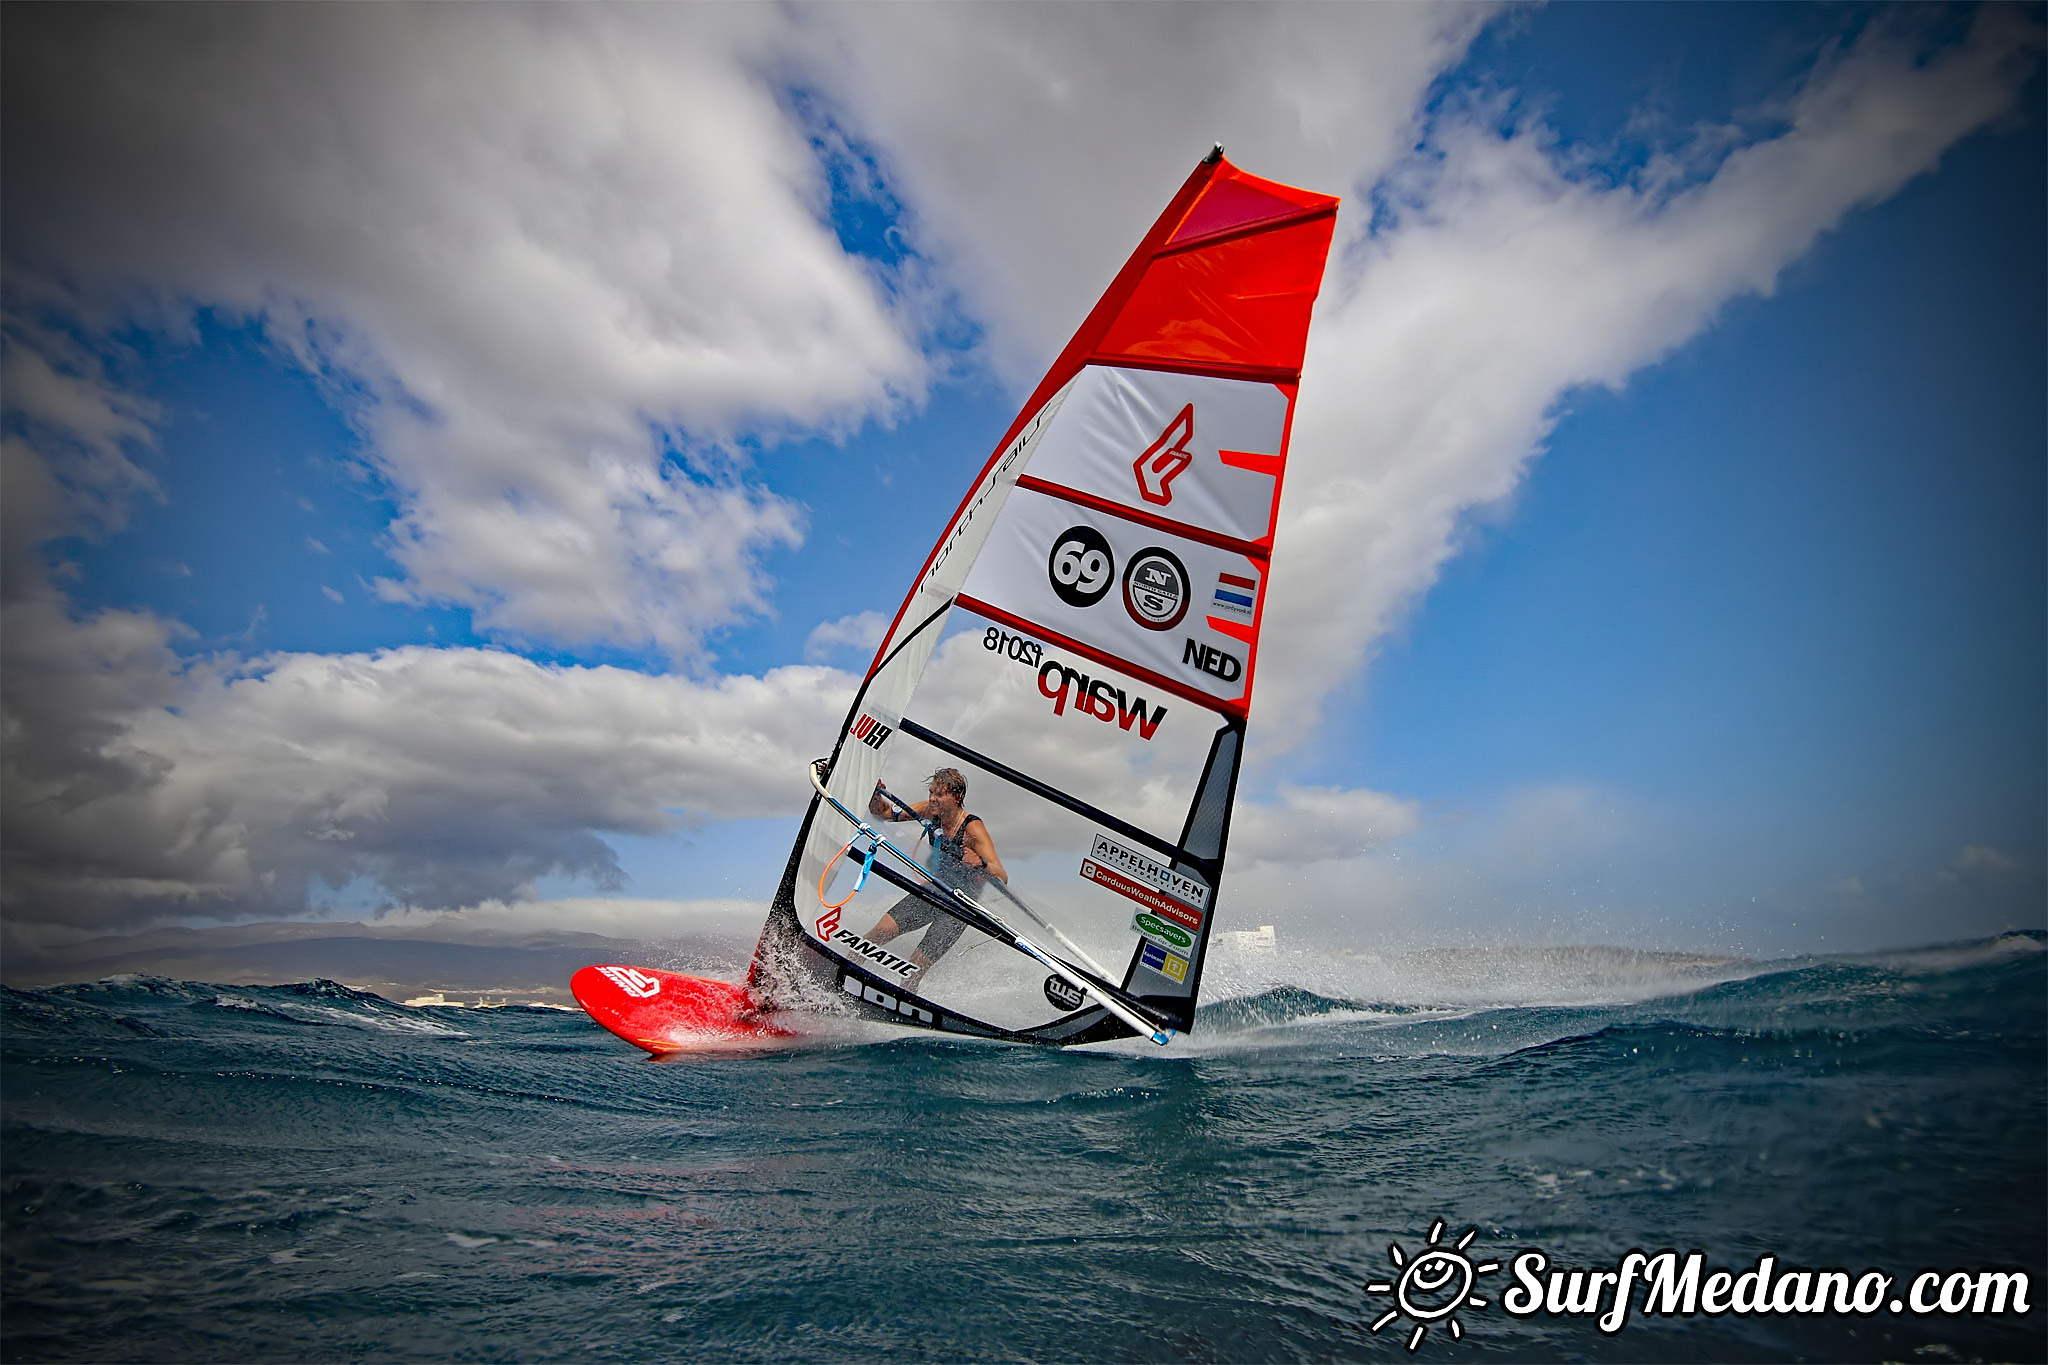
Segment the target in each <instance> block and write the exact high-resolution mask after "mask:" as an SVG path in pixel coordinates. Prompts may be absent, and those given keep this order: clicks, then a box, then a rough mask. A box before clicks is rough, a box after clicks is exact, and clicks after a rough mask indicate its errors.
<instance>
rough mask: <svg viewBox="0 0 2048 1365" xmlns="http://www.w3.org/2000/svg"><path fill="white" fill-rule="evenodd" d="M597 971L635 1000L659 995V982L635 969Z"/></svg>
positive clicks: (603, 969) (615, 968)
mask: <svg viewBox="0 0 2048 1365" xmlns="http://www.w3.org/2000/svg"><path fill="white" fill-rule="evenodd" d="M597 970H598V972H599V974H601V975H602V976H603V977H604V978H605V979H606V980H608V981H610V982H611V983H612V984H613V985H614V986H617V987H618V988H619V989H620V990H622V991H624V992H625V993H626V994H628V995H630V996H632V997H633V998H634V999H636V1000H646V999H649V998H650V997H653V996H656V995H659V994H661V982H660V980H659V979H657V978H655V977H652V976H649V975H648V974H647V973H645V972H643V971H641V970H640V969H639V968H637V967H599V968H598V969H597Z"/></svg>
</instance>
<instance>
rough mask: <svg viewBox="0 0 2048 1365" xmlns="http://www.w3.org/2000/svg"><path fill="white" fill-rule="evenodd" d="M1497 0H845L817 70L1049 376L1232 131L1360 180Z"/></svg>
mask: <svg viewBox="0 0 2048 1365" xmlns="http://www.w3.org/2000/svg"><path fill="white" fill-rule="evenodd" d="M1494 13H1496V10H1495V9H1494V7H1492V6H1487V5H1445V6H1427V5H1317V6H1299V7H1297V6H1285V5H1197V6H1152V5H1091V6H1078V5H963V6H930V5H918V6H905V5H880V6H866V5H859V6H856V5H837V6H823V7H819V8H817V9H813V10H808V11H805V12H804V18H805V20H806V21H807V25H808V34H809V36H810V38H811V40H812V47H811V49H810V57H811V62H810V71H811V72H812V74H813V76H814V78H815V79H817V80H818V81H820V82H821V83H822V84H823V85H824V86H825V88H827V89H828V90H830V91H831V92H832V93H833V94H834V96H835V97H836V98H837V99H838V101H839V102H840V103H841V104H842V105H843V107H844V108H845V109H846V111H847V116H848V118H849V119H850V121H851V122H852V123H853V124H854V125H855V126H856V128H857V129H858V131H859V132H860V133H861V135H862V136H864V137H866V138H868V139H869V140H871V141H872V142H873V143H874V144H875V145H876V146H877V147H878V148H879V149H880V151H881V153H882V156H883V160H884V162H885V165H886V168H887V171H888V173H889V175H890V178H891V182H892V184H893V185H894V186H895V187H896V188H897V189H898V191H899V193H900V194H902V196H903V197H904V198H905V199H906V200H907V202H908V203H909V205H910V207H911V210H912V213H913V215H914V219H915V227H916V230H917V232H918V234H919V238H920V241H921V242H922V243H923V245H924V246H925V247H926V249H927V250H928V251H929V252H930V253H931V254H932V255H933V256H935V257H936V258H938V259H939V260H941V261H942V262H943V263H944V265H945V267H946V269H947V271H948V273H949V276H950V278H951V280H952V282H953V284H954V285H955V287H956V288H958V289H959V290H960V291H961V293H962V294H963V295H964V296H965V297H966V298H967V299H968V300H969V301H970V303H971V304H972V305H973V310H974V312H975V315H976V316H977V318H978V319H979V320H981V321H982V322H983V323H984V325H985V326H986V327H987V328H988V329H989V333H990V346H991V348H992V351H993V353H994V358H995V360H996V362H997V365H998V367H999V368H1000V369H1002V370H1003V371H1004V372H1005V373H1007V374H1008V375H1010V376H1011V377H1012V378H1013V379H1017V380H1025V381H1029V380H1034V379H1036V378H1037V377H1038V375H1039V374H1040V373H1041V372H1043V370H1044V369H1045V367H1046V365H1047V364H1048V363H1050V361H1051V360H1052V357H1053V355H1054V354H1055V353H1056V352H1057V351H1058V349H1059V347H1060V346H1061V345H1062V344H1063V343H1064V342H1065V341H1066V339H1067V337H1068V336H1069V335H1070V334H1071V333H1072V332H1073V330H1074V328H1075V326H1076V324H1077V323H1078V322H1079V321H1080V319H1081V318H1082V317H1083V316H1084V315H1085V314H1086V313H1087V311H1088V308H1089V307H1090V305H1091V304H1093V302H1094V301H1095V299H1096V297H1097V296H1098V295H1099V294H1100V293H1101V292H1102V290H1103V288H1104V287H1105V286H1107V285H1108V283H1109V281H1110V277H1111V276H1112V275H1114V274H1115V272H1116V269H1117V267H1118V266H1120V265H1122V264H1123V261H1124V258H1125V257H1126V256H1127V255H1128V254H1129V253H1130V251H1131V249H1132V248H1133V247H1134V246H1135V245H1136V244H1137V241H1138V238H1139V236H1140V235H1141V234H1142V233H1143V232H1144V230H1145V229H1146V228H1147V227H1149V226H1151V223H1152V220H1153V219H1154V218H1155V217H1157V216H1158V214H1159V211H1160V210H1161V209H1162V208H1164V207H1165V205H1166V201H1167V199H1168V197H1169V196H1170V195H1171V194H1172V193H1173V191H1174V190H1175V189H1176V188H1178V186H1179V184H1180V182H1181V180H1182V178H1183V177H1185V176H1186V175H1187V173H1188V172H1189V171H1191V170H1192V169H1193V168H1194V165H1195V163H1196V162H1197V161H1198V160H1200V158H1201V157H1202V156H1203V155H1204V154H1205V153H1206V152H1207V151H1208V150H1209V146H1210V144H1211V143H1212V142H1216V141H1220V142H1223V143H1224V144H1225V145H1226V147H1227V149H1228V151H1229V154H1230V156H1231V158H1232V160H1233V161H1235V162H1237V163H1238V164H1240V165H1243V166H1245V167H1247V168H1249V169H1251V170H1253V171H1255V172H1256V173H1258V174H1260V175H1263V176H1268V177H1271V178H1273V179H1276V180H1282V181H1286V182H1288V183H1292V184H1297V185H1303V186H1307V187H1309V188H1312V189H1317V190H1322V191H1324V192H1326V193H1339V192H1342V193H1345V194H1347V195H1349V194H1351V193H1352V192H1353V191H1354V190H1355V189H1356V188H1358V187H1360V186H1362V185H1368V184H1370V183H1371V182H1372V181H1373V180H1375V179H1377V178H1378V177H1379V176H1380V175H1381V174H1382V173H1383V172H1384V171H1385V170H1386V169H1387V168H1389V167H1390V166H1391V165H1393V164H1394V162H1395V161H1396V159H1397V158H1399V157H1400V156H1401V155H1402V153H1403V152H1405V151H1406V150H1407V149H1408V147H1409V146H1410V145H1411V144H1412V143H1413V140H1414V136H1415V130H1416V128H1417V126H1418V123H1419V120H1420V113H1419V111H1420V108H1421V105H1422V100H1423V97H1424V95H1425V94H1426V92H1427V91H1428V90H1429V88H1430V85H1431V84H1432V82H1434V81H1435V80H1436V79H1437V78H1438V77H1439V76H1440V75H1442V74H1443V73H1444V72H1446V71H1448V70H1449V69H1450V68H1451V67H1452V66H1453V65H1455V64H1456V62H1457V61H1458V60H1459V59H1460V57H1462V56H1463V54H1464V50H1465V48H1466V46H1467V44H1469V43H1470V41H1471V40H1472V38H1473V37H1474V35H1476V34H1477V33H1478V32H1479V30H1480V29H1481V28H1482V27H1484V26H1485V24H1486V22H1487V21H1488V19H1489V18H1491V17H1492V15H1493V14H1494Z"/></svg>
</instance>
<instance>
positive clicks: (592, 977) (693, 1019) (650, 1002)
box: [569, 966, 794, 1057]
mask: <svg viewBox="0 0 2048 1365" xmlns="http://www.w3.org/2000/svg"><path fill="white" fill-rule="evenodd" d="M569 989H570V990H571V991H573V992H575V995H576V1002H577V1003H578V1004H580V1005H582V1006H583V1009H584V1011H585V1012H586V1013H587V1014H589V1015H590V1017H591V1018H593V1019H595V1020H597V1022H598V1023H600V1024H603V1025H604V1026H605V1027H606V1028H608V1029H610V1030H611V1031H612V1032H613V1033H616V1034H618V1035H619V1037H621V1038H624V1039H625V1040H626V1041H627V1042H629V1043H631V1044H632V1045H633V1046H635V1047H640V1048H645V1049H647V1051H649V1052H651V1053H653V1054H654V1055H655V1056H657V1057H659V1056H661V1055H662V1054H663V1053H668V1052H687V1051H689V1050H690V1049H692V1048H697V1047H703V1046H705V1045H706V1044H715V1043H730V1042H734V1041H744V1040H747V1039H767V1038H788V1037H792V1036H794V1035H792V1034H791V1033H790V1031H789V1030H788V1029H786V1028H779V1027H777V1026H776V1025H775V1024H773V1023H771V1022H770V1020H769V1016H768V1014H767V1013H766V1012H765V1011H764V1010H763V1009H762V1008H761V1005H760V1002H759V1001H757V1000H755V999H754V996H753V993H752V992H750V991H749V990H748V989H747V988H746V987H745V986H741V985H738V984H736V983H734V982H731V981H714V980H711V979H710V978H708V977H702V976H683V975H681V974H679V973H676V972H664V971H659V970H657V969H655V968H653V967H624V966H602V967H585V968H582V969H581V970H580V971H578V972H577V973H576V975H574V976H572V977H570V978H569Z"/></svg>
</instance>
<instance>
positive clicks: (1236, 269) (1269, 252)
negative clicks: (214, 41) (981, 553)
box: [868, 150, 1337, 676]
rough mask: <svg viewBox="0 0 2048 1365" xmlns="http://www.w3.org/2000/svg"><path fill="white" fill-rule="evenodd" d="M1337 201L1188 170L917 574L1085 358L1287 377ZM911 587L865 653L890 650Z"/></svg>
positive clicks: (1223, 166) (1224, 171)
mask: <svg viewBox="0 0 2048 1365" xmlns="http://www.w3.org/2000/svg"><path fill="white" fill-rule="evenodd" d="M1336 215H1337V200H1336V199H1334V198H1332V197H1331V196H1329V195H1323V194H1315V193H1312V192H1310V191H1308V190H1299V189H1295V188H1293V187H1291V186H1288V185H1281V184H1277V183H1276V182H1274V181H1271V180H1261V179H1260V178H1259V177H1257V176H1255V175H1247V174H1245V173H1244V172H1243V171H1241V170H1239V169H1238V168H1237V167H1235V166H1233V165H1231V164H1230V163H1229V162H1228V161H1225V160H1224V159H1223V157H1222V156H1221V154H1220V150H1219V154H1218V155H1216V156H1214V157H1213V158H1211V159H1208V160H1204V161H1203V162H1202V163H1201V164H1200V165H1199V166H1197V167H1195V169H1194V172H1193V173H1192V174H1190V175H1189V176H1188V178H1187V180H1186V181H1185V182H1184V183H1183V184H1182V185H1181V187H1180V190H1179V191H1178V192H1177V193H1176V194H1175V195H1174V196H1173V200H1172V202H1171V203H1169V204H1168V205H1167V206H1166V210H1165V212H1163V213H1161V214H1160V215H1159V217H1158V218H1157V219H1156V220H1155V221H1154V222H1153V224H1152V227H1151V230H1150V231H1148V232H1147V233H1146V234H1145V236H1144V239H1143V240H1142V241H1141V242H1139V244H1138V249H1137V250H1136V251H1134V252H1132V253H1131V257H1130V259H1129V260H1127V261H1125V262H1124V264H1123V268H1122V269H1121V270H1119V271H1117V274H1116V278H1115V279H1113V280H1111V281H1110V284H1109V288H1108V289H1107V290H1105V291H1104V292H1103V295H1102V297H1101V298H1100V299H1098V300H1096V303H1095V307H1094V308H1092V309H1090V310H1089V313H1088V316H1087V318H1086V319H1085V320H1084V321H1083V322H1082V323H1081V328H1080V330H1079V331H1078V332H1076V333H1075V334H1074V336H1073V338H1072V339H1071V340H1069V341H1068V342H1067V345H1066V348H1065V349H1064V350H1062V351H1061V352H1060V354H1059V356H1058V357H1057V358H1056V359H1055V360H1054V361H1053V363H1052V368H1051V369H1050V370H1048V371H1047V372H1046V375H1045V377H1044V378H1043V379H1041V380H1040V381H1039V383H1038V387H1037V388H1036V389H1035V390H1033V392H1032V394H1031V397H1030V398H1029V399H1028V400H1026V402H1025V404H1024V407H1023V410H1022V411H1020V412H1019V413H1018V414H1017V417H1016V419H1015V420H1014V421H1013V422H1011V424H1010V428H1009V430H1008V431H1006V432H1004V433H1003V438H1002V439H1001V440H1000V441H998V442H997V443H996V448H995V451H994V453H992V454H991V455H990V456H989V458H988V462H987V463H986V464H985V465H983V466H982V470H981V474H980V476H979V477H978V478H977V479H976V480H975V482H974V483H973V484H972V485H971V486H970V487H969V488H968V491H967V494H966V496H964V497H963V498H962V499H961V500H960V506H959V508H958V509H956V510H955V512H954V513H953V520H952V521H951V522H949V523H948V525H947V531H946V534H945V535H944V536H941V537H940V539H939V542H938V544H936V545H934V546H933V547H932V552H931V554H930V555H928V556H927V557H926V559H925V564H924V568H923V569H921V570H920V571H919V573H918V582H919V583H922V582H923V581H924V578H925V575H926V574H927V573H929V572H930V570H931V568H932V565H933V563H934V562H935V561H936V560H937V558H938V554H939V550H940V548H941V547H942V546H943V545H945V544H946V543H947V541H948V539H949V538H950V537H951V536H952V535H953V532H954V530H955V528H956V527H958V526H959V524H960V522H961V519H962V518H963V517H964V516H966V515H967V513H968V511H969V509H970V507H972V506H973V505H974V503H975V500H976V498H977V497H980V496H985V495H986V491H987V490H986V489H985V487H984V485H985V484H986V483H987V482H988V480H989V478H990V477H991V474H992V472H993V471H994V470H995V468H996V464H997V461H999V460H1000V459H1001V458H1002V457H1003V454H1004V452H1005V451H1007V450H1009V449H1010V447H1011V443H1012V442H1014V441H1016V440H1017V438H1018V436H1019V434H1020V433H1021V432H1022V431H1023V430H1024V428H1025V427H1026V425H1027V424H1029V423H1030V422H1031V420H1032V419H1033V418H1034V417H1035V416H1037V414H1038V413H1039V411H1040V410H1041V409H1042V408H1043V407H1044V406H1045V404H1046V401H1047V400H1048V399H1050V398H1051V397H1052V396H1053V395H1054V394H1056V393H1058V392H1059V391H1060V389H1061V388H1062V387H1063V386H1064V385H1065V384H1066V383H1067V382H1068V381H1069V380H1071V379H1073V378H1074V376H1075V375H1077V374H1079V373H1080V372H1081V370H1082V368H1083V367H1084V366H1086V365H1088V364H1089V363H1091V362H1095V363H1101V364H1109V365H1123V366H1127V367H1130V368H1134V369H1152V370H1174V371H1180V372H1184V373H1190V374H1208V375H1214V376H1217V377H1227V378H1239V379H1256V380H1261V381H1264V382H1268V383H1275V384H1282V385H1289V384H1293V383H1294V382H1295V381H1296V380H1298V379H1299V378H1300V374H1301V358H1302V353H1303V351H1304V350H1306V349H1307V345H1308V321H1309V313H1310V310H1311V309H1312V308H1313V306H1314V304H1315V298H1316V292H1317V290H1318V289H1319V288H1320V286H1321V283H1322V275H1323V262H1324V260H1325V258H1326V257H1327V256H1328V254H1329V248H1330V238H1331V234H1332V233H1333V232H1334V231H1335V228H1336ZM917 592H918V588H917V587H916V586H913V587H912V588H911V591H910V595H909V596H907V597H905V598H904V599H903V606H902V607H899V608H898V609H897V612H896V620H895V621H894V622H892V623H891V624H890V627H889V633H888V634H887V635H886V636H885V637H884V638H883V640H882V644H881V646H880V648H878V649H877V650H876V652H875V662H874V663H873V664H872V665H871V666H870V667H869V670H868V671H869V675H870V676H872V675H873V673H874V671H875V670H876V669H878V668H880V667H881V664H882V660H883V658H884V657H885V656H886V655H887V654H888V652H889V650H890V649H891V648H892V647H893V646H894V643H895V640H896V632H897V629H898V627H900V626H901V625H902V623H903V613H904V611H906V610H907V609H908V608H909V606H910V603H911V601H912V600H913V599H914V598H915V597H916V596H917Z"/></svg>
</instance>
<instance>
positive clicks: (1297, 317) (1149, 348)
mask: <svg viewBox="0 0 2048 1365" xmlns="http://www.w3.org/2000/svg"><path fill="white" fill-rule="evenodd" d="M1199 207H1200V205H1197V208H1199ZM1336 222H1337V220H1336V218H1335V216H1334V215H1333V214H1329V213H1323V214H1320V215H1318V216H1316V217H1314V218H1311V219H1309V220H1308V221H1306V222H1298V223H1295V224H1293V225H1291V226H1276V227H1274V228H1271V229H1269V230H1265V231H1258V232H1252V233H1247V234H1244V235H1233V236H1229V237H1224V238H1220V239H1217V240H1214V241H1211V242H1208V243H1205V244H1203V245H1199V246H1196V247H1194V248H1192V249H1191V250H1186V251H1174V252H1170V253H1166V254H1162V255H1160V256H1158V257H1156V258H1155V259H1154V260H1153V261H1152V262H1151V264H1150V265H1148V266H1147V267H1146V268H1145V273H1144V276H1143V277H1142V278H1141V279H1140V280H1139V281H1138V287H1137V288H1136V289H1135V290H1134V291H1132V294H1131V297H1130V301H1129V302H1127V303H1126V304H1125V305H1124V307H1123V310H1122V311H1121V312H1119V313H1118V314H1117V316H1116V320H1115V321H1114V322H1112V323H1111V324H1110V326H1109V330H1108V331H1107V332H1106V333H1105V334H1104V335H1103V338H1102V341H1101V343H1100V346H1099V348H1098V349H1097V351H1096V353H1095V354H1094V356H1092V357H1091V359H1094V360H1097V361H1100V362H1103V363H1105V364H1117V363H1129V362H1131V361H1140V360H1149V361H1153V362H1155V363H1161V364H1166V365H1172V364H1173V363H1174V362H1181V363H1185V364H1188V365H1190V366H1200V367H1213V368H1218V369H1229V368H1238V369H1254V370H1281V371H1287V372H1289V375H1290V377H1291V375H1293V374H1298V373H1299V372H1300V370H1301V356H1302V351H1303V350H1304V349H1305V348H1306V346H1307V344H1308V318H1309V312H1310V310H1312V309H1313V308H1314V307H1315V301H1316V291H1317V290H1318V289H1319V288H1321V287H1322V282H1323V260H1324V257H1326V256H1327V255H1328V254H1329V250H1330V234H1331V232H1332V231H1333V230H1334V229H1335V227H1336Z"/></svg>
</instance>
